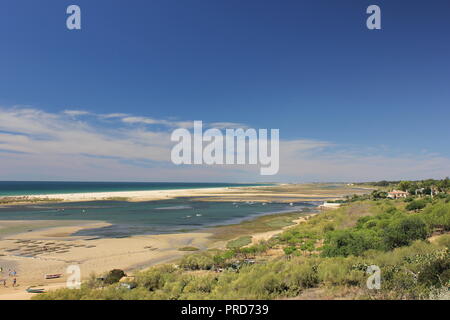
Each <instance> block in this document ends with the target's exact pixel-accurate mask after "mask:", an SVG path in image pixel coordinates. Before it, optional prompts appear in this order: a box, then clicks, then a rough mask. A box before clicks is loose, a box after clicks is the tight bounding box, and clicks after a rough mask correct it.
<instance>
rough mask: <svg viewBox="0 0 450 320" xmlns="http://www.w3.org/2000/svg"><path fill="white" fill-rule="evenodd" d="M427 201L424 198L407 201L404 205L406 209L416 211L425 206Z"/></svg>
mask: <svg viewBox="0 0 450 320" xmlns="http://www.w3.org/2000/svg"><path fill="white" fill-rule="evenodd" d="M426 205H427V203H426V202H425V201H424V200H414V201H411V202H410V203H408V204H407V205H406V207H405V209H406V210H408V211H417V210H420V209H423V208H425V207H426Z"/></svg>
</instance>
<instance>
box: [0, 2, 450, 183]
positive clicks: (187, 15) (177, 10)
mask: <svg viewBox="0 0 450 320" xmlns="http://www.w3.org/2000/svg"><path fill="white" fill-rule="evenodd" d="M70 4H77V5H79V6H80V7H81V10H82V30H80V31H69V30H67V29H66V27H65V20H66V17H67V15H66V14H65V10H66V8H67V6H68V5H70ZM371 4H377V5H379V6H380V7H381V10H382V30H375V31H369V30H368V29H367V28H366V25H365V22H366V18H367V14H366V13H365V11H366V8H367V7H368V6H369V5H371ZM449 15H450V2H449V1H447V0H431V1H406V0H397V1H379V0H377V1H362V0H341V1H332V0H329V1H325V0H315V1H312V0H311V1H275V0H258V1H256V0H246V1H242V0H240V1H238V0H227V1H224V0H215V1H210V0H186V1H180V0H153V1H143V0H134V1H127V2H126V1H111V0H108V1H106V0H105V1H103V0H96V1H85V0H71V1H65V0H57V1H56V0H53V1H52V0H39V1H36V0H34V1H31V0H28V1H25V0H5V1H2V2H1V3H0V43H1V50H0V110H2V111H1V112H3V113H2V114H0V133H1V132H8V133H10V134H11V133H14V134H16V136H20V135H22V136H23V135H25V136H27V137H32V138H33V137H35V136H39V134H43V131H45V130H44V129H45V128H41V129H42V130H43V131H39V130H38V131H32V132H25V131H26V130H24V129H23V128H22V127H20V123H17V124H16V125H17V127H16V128H15V127H13V124H14V123H15V122H14V121H13V120H11V119H18V118H20V117H22V116H23V113H22V114H21V113H20V109H21V108H22V109H26V110H29V111H30V110H33V112H37V113H33V112H31V111H30V112H31V113H30V112H28V113H26V114H27V117H28V116H29V117H31V118H30V119H29V120H30V121H34V122H36V121H41V123H43V122H42V121H44V120H43V119H42V118H41V117H44V118H45V119H47V120H48V119H50V118H51V117H52V116H53V117H57V118H58V120H53V121H59V122H58V124H56V123H54V122H52V123H49V124H48V125H49V126H55V127H58V126H59V125H61V126H62V127H64V125H67V126H71V125H74V126H75V125H77V126H78V125H80V126H81V124H80V123H83V124H84V125H85V127H87V128H88V129H86V130H88V131H89V132H91V133H92V132H96V133H97V134H98V135H102V136H107V137H109V139H112V138H113V137H114V138H117V132H116V133H114V130H116V131H117V130H119V131H121V132H122V133H123V131H124V130H129V132H131V131H133V130H140V131H141V132H147V133H156V134H164V133H167V131H169V127H171V126H167V125H161V124H153V125H149V124H148V121H147V123H145V122H137V121H135V122H133V125H134V127H133V128H131V127H130V122H128V123H125V124H124V121H103V120H104V119H105V115H111V114H114V113H121V114H126V115H127V116H133V117H140V118H151V119H159V120H161V121H162V120H164V121H171V122H177V121H178V122H180V121H191V120H203V121H204V122H207V123H214V122H231V123H242V124H245V125H247V126H250V127H254V128H279V129H280V137H281V138H282V139H283V140H284V141H286V142H287V143H288V142H289V141H290V142H292V141H303V142H305V141H308V143H310V142H311V143H312V142H314V145H315V146H316V145H317V148H316V149H315V150H314V152H312V151H311V153H308V154H307V153H303V154H302V153H301V152H300V154H299V153H296V156H298V157H299V159H297V160H298V163H299V164H300V163H302V162H301V161H302V159H304V158H305V157H306V158H308V159H309V160H308V161H309V162H306V163H304V167H302V170H301V171H300V172H296V171H295V169H294V168H295V167H296V165H295V160H296V159H295V157H294V156H292V157H293V158H292V159H291V160H290V161H291V162H290V163H292V165H286V167H290V166H292V169H290V170H286V171H285V172H284V173H283V172H282V173H281V174H280V176H279V177H277V178H274V179H275V180H282V181H285V180H292V181H306V180H308V181H310V180H348V179H357V180H366V179H376V178H380V179H382V178H416V177H417V178H422V177H426V176H434V177H439V176H445V175H446V174H447V173H450V165H449V163H450V161H449V158H450V148H449V147H448V141H449V138H450V132H449V131H450V130H449V125H448V120H449V119H450V108H449V101H450V90H449V89H450V88H449V86H450V59H449V57H450V41H449V39H448V36H449V32H450V19H448V17H449ZM18 110H19V111H18ZM65 110H66V111H67V110H83V111H86V112H89V114H81V113H79V114H77V115H75V114H73V113H72V114H71V115H70V114H68V113H67V112H66V113H64V111H65ZM14 112H15V115H13V114H14ZM2 115H3V120H2V117H1V116H2ZM11 117H13V118H11ZM14 117H15V118H14ZM6 119H9V121H10V122H9V124H8V125H6V124H5V121H6ZM109 119H111V118H109ZM120 119H123V118H120ZM120 119H119V120H120ZM49 121H50V120H49ZM44 122H45V121H44ZM22 124H23V123H22ZM2 125H3V126H2ZM25 125H26V126H30V124H29V123H27V124H25ZM77 130H78V131H80V132H81V131H82V130H83V129H82V128H81V127H77ZM50 136H51V137H53V138H51V139H56V140H59V141H60V142H64V141H65V142H67V140H64V139H62V138H61V137H56V136H52V135H51V134H50ZM126 137H128V138H126ZM126 137H125V136H121V138H122V139H129V136H128V135H127V136H126ZM15 138H17V137H15ZM5 139H6V138H5ZM8 139H10V137H9V136H8ZM0 140H1V137H0ZM35 140H36V139H35ZM130 141H131V140H130ZM0 143H1V144H0V149H1V150H3V152H1V153H0V158H1V157H3V159H2V163H3V164H0V179H14V180H15V179H20V180H27V177H28V178H29V179H33V180H34V179H49V180H53V179H57V180H61V179H62V180H64V179H70V180H86V179H89V180H105V179H112V180H116V179H118V180H136V179H140V178H142V179H145V180H166V179H165V178H167V179H169V180H173V179H175V180H176V178H177V177H181V178H182V179H186V180H196V179H200V180H205V181H206V180H216V181H217V180H224V179H225V180H226V179H229V178H228V177H229V176H230V175H227V176H221V175H220V174H219V173H218V172H217V171H210V170H213V169H211V168H196V169H191V168H186V169H185V171H183V172H181V171H180V172H177V174H176V175H174V176H173V177H169V174H168V173H161V170H159V171H158V168H159V169H160V168H162V167H164V168H166V169H167V170H168V172H169V171H170V170H172V168H170V165H168V164H165V163H163V162H164V161H163V160H162V159H159V158H158V157H156V156H153V157H151V158H152V159H148V160H149V161H151V164H149V165H148V166H149V167H150V168H147V165H146V166H144V167H142V166H140V165H135V166H134V167H132V164H133V163H134V164H136V161H137V162H138V163H142V158H133V157H131V156H127V157H126V156H123V155H120V154H117V155H114V154H112V153H109V152H105V154H101V155H96V158H95V159H96V160H95V161H101V159H100V160H99V159H98V156H100V157H110V158H108V159H109V160H111V161H116V163H115V164H112V163H111V164H110V165H111V167H108V166H106V165H105V164H104V163H100V162H99V163H97V165H98V166H100V167H102V168H103V167H108V168H110V169H108V170H109V171H108V170H107V169H105V171H104V172H98V170H97V171H95V170H93V169H92V170H93V171H90V169H89V168H87V166H94V167H95V165H96V164H95V163H94V162H95V161H94V160H89V161H91V162H89V161H87V160H86V164H84V165H83V164H80V163H81V162H80V161H79V159H78V158H77V157H83V156H85V155H86V154H88V153H86V152H85V150H78V151H77V150H76V148H73V152H72V153H66V154H60V153H58V152H56V151H55V150H54V149H49V150H48V151H47V154H46V156H45V159H44V158H39V159H41V161H42V164H39V163H40V162H39V161H38V160H37V159H36V158H34V157H35V156H36V153H39V150H36V149H35V150H31V149H29V147H25V146H23V145H22V149H20V148H18V146H19V144H18V143H19V142H17V141H16V140H14V141H12V140H8V141H6V140H4V141H0ZM33 144H34V145H35V147H36V148H38V149H39V143H38V142H36V141H34V143H33ZM2 145H3V148H1V146H2ZM324 146H326V147H324ZM27 148H28V149H27ZM94 149H95V148H94ZM18 150H19V151H20V152H23V154H21V155H18V154H17V153H16V154H14V153H12V152H13V151H14V152H17V151H18ZM41 150H45V146H42V149H41ZM299 150H303V149H302V147H299ZM111 152H113V151H111ZM155 152H158V151H155ZM161 152H162V151H161ZM30 154H33V155H32V156H30ZM64 155H65V156H67V159H68V161H74V164H73V165H72V167H74V166H76V167H77V168H76V169H77V170H75V169H74V170H75V171H70V172H68V171H67V170H68V169H67V168H64V167H60V170H59V171H58V170H56V169H55V166H58V165H57V163H59V161H57V159H59V157H63V156H64ZM349 155H352V158H351V159H347V157H348V156H349ZM90 156H92V155H91V154H90ZM11 157H15V158H14V159H12V158H11ZM114 158H116V160H113V159H114ZM117 158H118V159H119V160H117ZM70 159H72V160H70ZM77 159H78V160H77ZM83 159H84V158H83ZM103 159H104V158H103ZM412 159H416V161H415V162H414V163H409V162H408V161H414V160H412ZM154 161H162V162H157V163H156V164H155V162H154ZM352 161H354V170H353V172H352V170H351V168H347V167H346V166H347V165H349V163H350V164H351V163H353V162H352ZM45 162H47V163H52V167H51V168H50V167H46V166H45V164H44V163H45ZM336 162H337V163H336ZM75 163H76V165H75ZM123 163H126V165H127V167H126V168H125V167H123V168H122V167H120V164H123ZM343 164H345V167H343V166H342V165H343ZM405 166H406V167H409V168H410V169H409V171H407V170H406V171H405ZM2 167H3V168H2ZM45 168H47V169H45ZM58 168H59V167H58ZM120 168H121V169H120ZM358 168H359V169H358ZM119 169H120V170H122V171H121V172H123V175H116V173H115V172H116V171H117V170H119ZM143 170H144V171H145V170H146V172H148V174H144V175H142V171H143ZM176 170H181V169H179V168H178V169H176ZM192 170H194V171H195V172H191V171H192ZM202 170H203V171H202ZM231 170H233V169H231ZM36 171H39V173H36ZM238 171H239V170H238ZM368 171H371V173H370V174H367V172H368ZM65 172H66V173H67V174H66V173H65ZM184 172H186V173H184ZM199 172H201V173H202V174H200V175H199ZM183 174H186V175H185V176H183ZM231 176H233V177H234V178H233V179H235V180H259V179H262V178H261V177H257V176H254V173H253V172H247V171H245V170H244V172H241V171H239V172H234V175H231Z"/></svg>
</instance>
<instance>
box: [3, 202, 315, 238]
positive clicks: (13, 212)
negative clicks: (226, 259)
mask: <svg viewBox="0 0 450 320" xmlns="http://www.w3.org/2000/svg"><path fill="white" fill-rule="evenodd" d="M317 205H318V203H314V202H296V203H293V204H292V205H290V204H286V203H274V202H273V203H267V204H265V205H263V204H262V203H257V202H255V203H252V202H237V203H232V202H209V201H208V202H206V201H193V200H191V199H189V198H178V199H173V200H161V201H148V202H122V201H90V202H73V203H50V204H29V205H19V206H2V207H0V220H92V221H98V220H100V221H106V222H109V223H111V224H112V226H109V227H104V228H97V229H89V230H83V231H80V232H78V233H77V235H84V236H93V237H126V236H130V235H137V234H159V233H170V232H183V231H192V230H199V229H203V228H206V227H211V226H218V225H225V224H232V223H239V222H241V221H244V220H247V219H252V218H255V217H257V216H260V215H266V214H271V213H281V212H293V211H303V212H305V213H306V212H308V211H311V210H314V209H315V207H316V206H317Z"/></svg>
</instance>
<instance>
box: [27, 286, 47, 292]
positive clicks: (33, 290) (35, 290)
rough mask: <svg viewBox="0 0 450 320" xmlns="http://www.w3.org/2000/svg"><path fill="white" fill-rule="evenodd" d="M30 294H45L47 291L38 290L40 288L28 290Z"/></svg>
mask: <svg viewBox="0 0 450 320" xmlns="http://www.w3.org/2000/svg"><path fill="white" fill-rule="evenodd" d="M27 292H28V293H45V289H38V288H31V287H30V288H28V289H27Z"/></svg>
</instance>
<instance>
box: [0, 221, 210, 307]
mask: <svg viewBox="0 0 450 320" xmlns="http://www.w3.org/2000/svg"><path fill="white" fill-rule="evenodd" d="M9 223H11V222H9ZM2 224H3V222H1V221H0V225H2ZM107 225H108V224H107V223H102V222H95V223H89V224H86V223H85V222H84V226H78V227H77V226H68V227H55V228H49V229H44V230H38V231H34V232H26V233H19V234H16V235H14V236H9V237H6V238H5V239H2V240H0V252H1V255H0V267H2V268H3V274H2V275H1V276H0V279H6V281H7V287H4V286H3V284H1V285H0V299H10V298H13V299H19V298H20V299H29V298H30V297H31V296H32V294H29V293H26V292H25V289H26V288H27V287H29V286H38V287H45V288H47V287H49V286H50V287H52V288H55V287H57V286H58V285H60V286H64V285H65V281H66V278H67V274H66V269H67V267H68V266H70V265H78V266H79V267H80V269H81V276H82V279H86V278H87V277H89V275H91V274H92V273H95V274H97V275H99V274H101V273H104V272H107V271H109V270H112V269H115V268H118V269H122V270H124V271H126V272H127V271H131V270H135V269H141V268H145V267H148V266H151V265H154V264H158V263H164V262H169V261H172V260H175V259H177V258H180V257H181V256H183V255H184V254H186V252H183V251H179V250H178V249H179V248H182V247H185V246H195V247H197V248H199V249H205V248H207V246H208V244H210V242H211V241H210V240H208V237H209V236H210V234H208V233H181V234H162V235H143V236H131V237H127V238H118V239H117V238H112V239H111V238H110V239H89V237H80V236H72V235H71V234H73V233H75V232H76V231H79V230H82V229H86V228H98V227H103V226H107ZM8 270H14V271H16V272H17V284H18V286H17V287H12V279H13V277H9V276H8ZM46 274H62V276H61V278H59V279H54V280H46V279H44V277H45V275H46Z"/></svg>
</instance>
